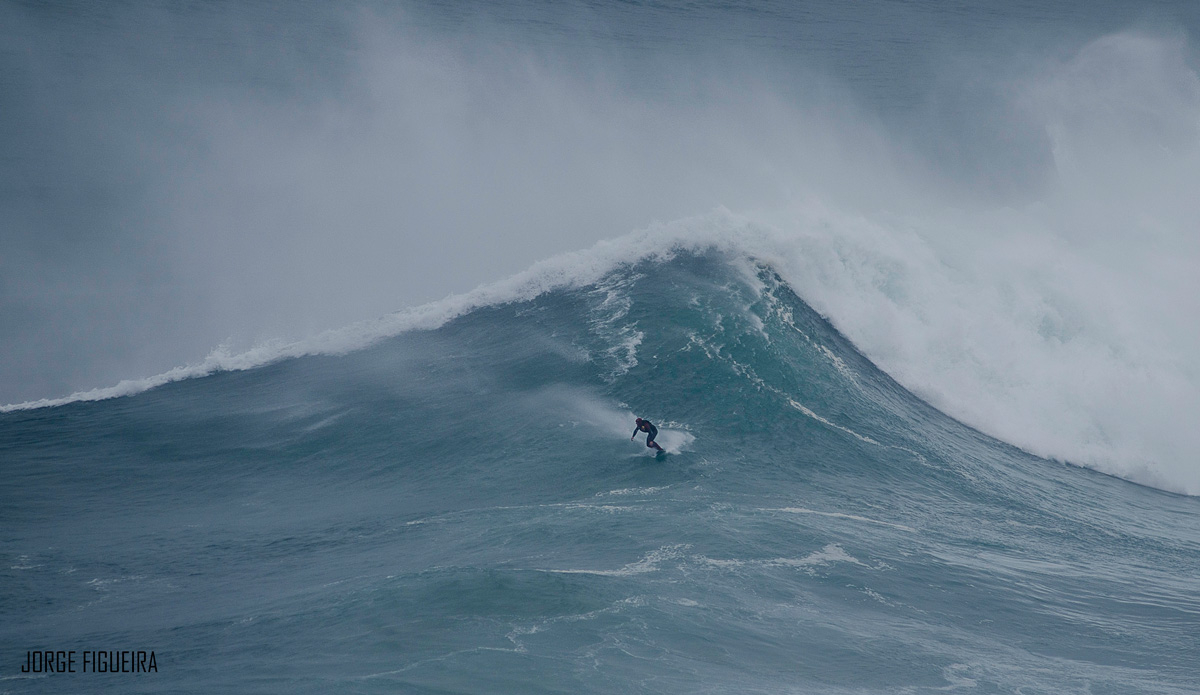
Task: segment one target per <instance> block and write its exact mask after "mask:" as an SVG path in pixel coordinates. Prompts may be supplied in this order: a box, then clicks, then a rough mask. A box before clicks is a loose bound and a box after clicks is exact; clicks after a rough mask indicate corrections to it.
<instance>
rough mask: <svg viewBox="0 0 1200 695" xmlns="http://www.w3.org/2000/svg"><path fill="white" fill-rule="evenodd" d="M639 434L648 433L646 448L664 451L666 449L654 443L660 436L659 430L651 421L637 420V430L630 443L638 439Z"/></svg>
mask: <svg viewBox="0 0 1200 695" xmlns="http://www.w3.org/2000/svg"><path fill="white" fill-rule="evenodd" d="M638 432H645V433H646V446H648V447H650V448H651V449H658V450H659V451H664V449H663V448H662V447H661V446H659V445H658V443H657V442H655V441H654V438H655V437H657V436H658V428H657V427H655V426H654V425H653V424H652V423H651V422H650V421H649V420H643V419H641V418H637V429H635V430H634V431H633V436H632V437H630V438H629V441H631V442H632V441H633V440H634V439H635V438H636V437H637V434H638Z"/></svg>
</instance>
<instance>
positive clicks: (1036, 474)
mask: <svg viewBox="0 0 1200 695" xmlns="http://www.w3.org/2000/svg"><path fill="white" fill-rule="evenodd" d="M635 413H636V414H638V415H641V416H644V417H647V418H649V419H651V420H652V421H654V422H655V423H656V424H657V425H658V426H659V428H660V430H661V432H662V433H661V435H660V439H661V441H662V443H663V444H665V445H666V446H667V448H668V450H669V451H670V454H669V455H668V456H667V457H666V458H665V460H656V459H655V458H653V457H651V456H649V455H648V450H647V449H646V448H645V447H644V445H643V444H642V443H641V442H640V441H638V442H636V443H634V442H630V441H629V439H628V436H629V435H630V434H632V432H633V424H632V423H633V417H634V414H635ZM0 427H2V429H0V446H2V447H3V449H2V451H3V460H4V462H5V476H6V483H5V486H4V506H3V507H4V518H5V523H4V528H5V534H4V537H3V546H2V548H3V557H4V567H3V568H2V569H0V571H2V572H3V575H2V576H3V578H4V579H3V581H4V586H5V587H6V588H5V591H4V594H3V604H2V611H3V615H4V616H5V620H4V621H3V628H2V632H0V635H2V641H3V644H4V651H5V659H6V662H5V673H4V676H3V677H4V678H5V680H4V681H3V687H4V690H5V691H6V692H13V693H23V692H78V691H79V690H80V689H81V688H82V689H85V690H87V691H89V692H220V691H228V692H263V693H276V692H313V693H316V692H361V693H373V692H414V693H415V692H430V693H432V692H530V693H540V692H597V693H610V692H672V693H674V692H678V693H691V692H739V693H777V692H814V693H815V692H822V693H826V692H856V693H857V692H935V691H937V692H940V691H954V692H1023V693H1032V692H1046V693H1060V692H1080V693H1083V692H1087V693H1134V692H1139V693H1140V692H1146V693H1151V692H1153V693H1190V692H1195V688H1196V683H1197V682H1200V661H1198V659H1197V654H1200V632H1198V631H1197V629H1196V628H1197V626H1198V620H1200V598H1198V596H1200V591H1198V589H1200V553H1198V550H1200V536H1198V534H1197V531H1198V530H1200V512H1198V509H1197V506H1196V502H1195V499H1194V498H1190V497H1184V496H1179V495H1174V494H1170V493H1167V492H1162V491H1159V490H1155V489H1152V488H1149V487H1143V486H1139V485H1133V484H1130V483H1128V482H1126V481H1124V480H1121V479H1118V478H1115V477H1112V476H1108V475H1104V474H1101V473H1097V472H1094V471H1091V470H1088V469H1085V468H1081V467H1077V466H1073V465H1069V464H1065V463H1057V462H1051V461H1047V460H1044V459H1040V458H1037V457H1035V456H1032V455H1030V454H1027V453H1024V452H1022V451H1020V450H1019V449H1016V448H1014V447H1012V446H1010V445H1008V444H1005V443H1004V442H1001V441H998V440H995V439H992V438H990V437H988V436H985V435H983V434H981V433H980V432H978V431H976V430H973V429H971V428H969V427H966V426H964V425H962V424H960V423H959V422H956V421H955V420H953V419H951V418H949V417H947V416H946V415H945V414H943V413H941V412H939V411H937V410H936V409H934V408H932V407H931V406H929V405H928V404H927V403H925V402H923V401H922V400H921V399H919V398H917V397H915V396H913V395H912V393H910V392H909V391H907V390H905V389H904V388H902V387H901V386H899V385H898V384H897V383H896V382H895V381H894V380H893V379H891V378H889V377H888V376H887V375H886V374H884V373H883V372H881V371H880V370H879V369H878V368H877V367H876V366H874V365H873V364H872V363H871V362H870V361H869V360H867V359H865V358H864V357H863V356H862V354H861V353H860V352H859V351H858V350H856V349H855V347H854V346H853V345H852V344H851V343H850V342H849V341H848V340H847V339H846V338H845V337H844V336H842V335H841V334H840V333H839V332H838V331H836V330H835V329H834V328H832V326H831V325H830V324H829V323H828V322H827V321H826V320H824V319H822V318H821V317H820V316H819V315H818V314H816V313H815V312H814V311H813V310H812V309H811V308H810V307H809V306H808V305H806V304H805V303H804V302H803V301H802V300H801V299H800V298H799V297H798V296H797V295H796V294H795V292H794V291H793V290H792V289H791V288H790V287H789V285H788V284H787V283H785V282H783V281H782V279H781V278H780V276H779V275H778V273H777V272H776V271H775V270H773V269H772V268H771V267H770V266H769V265H766V264H763V263H761V262H759V263H755V262H754V261H753V260H750V259H747V258H745V257H740V256H734V255H730V254H728V253H725V252H720V251H709V252H707V253H693V252H680V253H678V254H676V255H674V256H672V257H671V258H670V259H668V260H646V261H641V262H638V263H632V264H623V265H619V266H618V267H616V268H614V269H612V270H611V271H609V272H606V273H604V274H602V275H601V276H600V277H598V278H597V279H596V280H595V281H593V282H589V283H586V284H583V285H581V286H578V287H564V288H560V289H557V290H552V291H549V292H546V293H544V294H540V295H538V296H537V297H535V298H532V299H526V300H518V301H512V302H509V303H502V304H496V305H493V306H484V307H480V308H477V309H474V310H472V311H469V312H467V313H465V314H463V315H461V316H458V317H457V318H454V319H452V320H450V321H449V322H447V323H445V324H444V325H442V326H440V327H438V328H436V329H433V330H413V331H407V332H403V333H401V334H400V335H397V336H395V337H392V338H388V339H384V340H381V341H379V342H377V343H375V344H374V345H372V346H370V347H368V348H366V349H362V350H358V351H353V352H350V353H348V354H344V355H341V356H319V355H316V356H305V357H297V358H291V359H284V360H282V361H278V362H275V363H272V364H269V365H267V366H262V367H257V368H253V369H248V370H244V371H231V372H220V373H216V374H212V375H209V376H205V377H202V378H194V379H189V380H184V381H180V382H176V383H170V384H167V385H164V386H161V387H159V388H156V389H153V390H149V391H146V392H144V393H141V394H138V395H134V396H128V397H122V398H116V399H112V400H101V401H96V402H86V401H85V402H75V403H70V404H65V405H60V406H57V407H47V408H36V409H31V410H18V411H12V412H8V413H5V414H4V415H3V420H2V421H0ZM110 645H111V646H110ZM38 648H53V649H77V650H80V651H82V650H85V649H89V648H98V649H106V648H111V649H117V648H128V649H147V650H149V649H153V650H154V651H155V654H156V658H157V664H158V672H157V673H151V674H137V675H136V676H135V675H130V674H119V675H108V676H107V677H104V676H103V675H102V674H100V675H97V674H54V675H49V676H42V677H40V678H33V677H32V676H30V675H21V674H18V673H15V671H16V668H15V667H16V665H17V661H18V660H17V659H16V657H18V656H23V654H24V652H25V650H28V649H38Z"/></svg>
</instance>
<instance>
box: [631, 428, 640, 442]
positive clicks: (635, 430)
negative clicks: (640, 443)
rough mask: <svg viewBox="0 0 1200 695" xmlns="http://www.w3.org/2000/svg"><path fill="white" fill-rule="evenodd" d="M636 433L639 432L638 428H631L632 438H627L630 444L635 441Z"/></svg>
mask: <svg viewBox="0 0 1200 695" xmlns="http://www.w3.org/2000/svg"><path fill="white" fill-rule="evenodd" d="M638 431H639V430H638V428H636V427H634V428H633V436H632V437H630V438H629V441H631V442H632V441H633V440H635V439H637V433H638Z"/></svg>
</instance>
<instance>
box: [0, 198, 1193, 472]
mask: <svg viewBox="0 0 1200 695" xmlns="http://www.w3.org/2000/svg"><path fill="white" fill-rule="evenodd" d="M792 219H793V222H792V223H791V224H790V225H789V226H784V225H782V224H779V223H777V222H775V223H772V222H767V221H764V220H763V219H754V218H752V217H750V216H746V215H737V214H734V213H732V212H730V211H728V210H724V209H718V210H716V211H714V212H712V213H710V214H708V215H704V216H700V217H695V218H689V219H684V220H679V221H676V222H673V223H669V224H660V225H655V226H653V227H651V228H649V229H645V230H640V231H638V232H634V233H631V234H627V235H625V236H623V237H619V238H616V239H611V240H606V241H603V242H600V243H598V244H596V245H595V246H593V247H591V248H590V249H587V250H584V251H578V252H572V253H567V254H562V255H559V256H555V257H553V258H550V259H547V260H544V261H541V262H539V263H536V264H535V265H533V266H532V267H530V268H529V269H527V270H526V271H524V272H522V273H519V274H517V275H514V276H512V277H509V278H507V279H505V280H502V281H500V282H497V283H493V284H489V285H484V286H480V287H478V288H476V289H475V290H473V291H471V292H467V293H464V294H460V295H452V296H450V297H447V298H446V299H444V300H441V301H438V302H433V303H430V304H426V305H423V306H419V307H415V308H411V309H407V310H404V311H399V312H396V313H394V314H391V315H389V316H386V317H383V318H380V319H378V320H375V321H369V322H363V323H358V324H354V325H352V326H349V327H346V328H342V329H339V330H333V331H327V332H324V333H321V334H319V335H317V336H315V337H312V338H309V339H306V340H302V341H299V342H294V343H287V344H279V343H274V344H272V343H268V344H264V345H260V346H258V347H256V348H254V349H252V350H249V351H247V352H243V353H238V354H232V353H230V352H228V351H227V350H224V349H218V350H216V351H214V352H213V353H212V354H210V355H209V356H208V357H207V358H206V359H205V360H204V361H202V362H200V363H198V364H193V365H187V366H182V367H178V368H176V369H173V370H170V371H168V372H165V373H163V374H159V375H156V376H152V377H149V378H145V379H139V380H129V381H123V382H121V383H119V384H117V385H115V386H112V387H109V388H102V389H95V390H91V391H85V392H80V393H75V394H71V395H69V396H66V397H63V398H56V399H43V400H38V401H30V402H25V403H17V404H11V405H5V406H3V407H0V411H5V412H10V411H14V410H24V409H30V408H42V407H50V406H58V405H64V404H68V403H73V402H78V401H97V400H103V399H108V398H116V397H121V396H128V395H133V394H136V393H139V392H142V391H145V390H147V389H151V388H155V387H157V386H161V385H163V384H167V383H170V382H174V381H179V380H183V379H190V378H195V377H200V376H205V375H209V374H213V373H216V372H221V371H238V370H246V369H253V368H256V367H260V366H263V365H267V364H271V363H273V362H277V361H279V360H283V359H289V358H297V357H302V356H306V355H336V354H345V353H347V352H350V351H354V350H358V349H362V348H364V347H367V346H369V345H372V344H374V343H376V342H378V341H380V340H382V339H385V338H388V337H391V336H395V335H398V334H401V333H404V332H406V331H414V330H432V329H436V328H438V327H441V326H444V325H445V324H447V323H448V322H450V321H452V320H453V319H455V318H458V317H461V316H463V315H466V314H468V313H470V312H472V311H474V310H478V309H480V308H484V307H494V306H498V305H503V304H507V303H512V302H519V301H526V300H530V299H532V298H535V297H538V296H540V295H543V294H545V293H547V292H552V291H555V290H563V289H572V288H582V287H587V286H591V285H595V284H596V283H598V282H600V281H601V280H602V279H604V278H605V277H606V276H608V275H610V274H612V273H614V272H615V271H618V270H619V269H621V268H631V267H633V266H634V265H636V264H639V263H645V262H649V263H657V264H661V263H665V262H669V261H670V260H671V259H672V258H674V257H675V256H676V255H678V254H680V253H712V252H715V253H720V254H724V255H725V256H726V257H727V259H728V262H729V263H730V264H731V266H732V267H733V268H734V270H735V271H736V272H737V273H739V274H740V276H741V277H744V278H747V279H748V282H751V283H752V284H755V285H756V286H757V288H758V291H769V290H768V289H767V288H766V287H765V286H763V285H762V281H761V280H760V279H758V278H757V276H756V268H757V267H758V266H762V267H768V268H770V269H771V270H772V271H773V272H776V273H778V275H779V277H780V278H781V279H782V280H783V281H784V282H785V283H786V284H787V285H788V286H789V287H790V288H791V289H792V290H794V291H795V292H796V293H797V294H798V295H799V296H801V297H802V298H803V299H804V301H806V302H807V303H808V304H810V305H811V306H812V307H813V308H814V309H816V310H817V311H818V312H819V313H820V314H821V315H822V316H824V317H826V318H827V319H828V320H830V321H831V322H832V324H833V325H834V326H835V327H836V328H837V329H838V330H840V331H841V332H842V333H843V334H844V335H846V336H847V337H848V338H849V339H850V340H851V341H852V342H853V343H854V344H855V346H856V347H858V348H859V350H861V351H862V353H863V354H864V355H866V356H867V357H868V358H869V359H871V360H872V361H873V362H874V363H875V364H876V365H877V366H879V367H880V368H881V369H883V370H884V371H885V372H886V373H887V374H889V375H890V376H892V377H893V378H894V379H896V380H897V382H899V383H900V384H902V385H903V386H904V387H906V388H907V389H909V390H911V391H912V392H913V393H915V394H917V395H918V396H919V397H921V398H923V399H924V400H926V401H927V402H928V403H930V404H931V405H933V406H935V407H936V408H938V409H940V410H942V411H943V412H946V413H947V414H949V415H951V416H952V417H954V418H956V419H958V420H960V421H962V422H964V423H966V424H968V425H971V426H972V427H974V428H976V429H978V430H980V431H982V432H985V433H987V434H990V435H992V436H995V437H997V438H999V439H1002V440H1004V441H1006V442H1008V443H1010V444H1013V445H1015V446H1018V447H1020V448H1022V449H1025V450H1027V451H1029V452H1031V453H1034V454H1037V455H1039V456H1042V457H1046V458H1052V459H1057V460H1061V461H1067V462H1071V463H1075V464H1080V465H1084V466H1088V467H1091V468H1094V469H1096V470H1100V471H1102V472H1105V473H1109V474H1113V475H1117V476H1119V477H1123V478H1126V479H1129V480H1132V481H1135V482H1138V483H1142V484H1146V485H1150V486H1153V487H1158V488H1161V489H1164V490H1169V491H1173V492H1179V493H1184V494H1189V495H1196V494H1200V471H1198V470H1197V469H1196V466H1195V464H1194V463H1193V458H1192V457H1191V456H1190V454H1191V453H1193V452H1195V451H1197V450H1200V439H1198V438H1200V434H1196V433H1195V430H1194V428H1192V427H1190V426H1188V423H1187V422H1185V420H1186V419H1187V418H1188V415H1187V414H1188V413H1195V412H1198V411H1200V388H1198V387H1197V378H1196V375H1197V374H1198V373H1200V369H1197V365H1196V364H1195V362H1194V361H1191V362H1190V361H1188V360H1187V359H1186V356H1187V355H1188V354H1189V353H1186V352H1184V351H1183V349H1182V348H1183V347H1184V346H1185V345H1186V343H1183V342H1181V341H1175V342H1174V343H1173V342H1172V341H1170V340H1169V339H1168V338H1169V336H1167V335H1165V334H1164V333H1163V332H1162V331H1161V330H1159V327H1158V326H1156V325H1155V324H1154V322H1153V319H1154V318H1155V317H1154V316H1153V315H1150V316H1144V315H1139V313H1138V310H1139V308H1140V307H1139V304H1138V303H1137V301H1136V300H1137V297H1136V296H1122V295H1119V294H1114V293H1112V292H1095V288H1096V283H1095V282H1086V281H1085V280H1086V278H1081V277H1079V276H1080V275H1081V274H1086V273H1087V272H1089V271H1090V272H1099V271H1098V270H1097V269H1096V268H1095V266H1094V263H1093V261H1092V259H1090V258H1088V257H1086V256H1083V255H1078V254H1076V255H1071V253H1070V252H1069V250H1068V249H1062V248H1059V249H1054V248H1051V247H1049V246H1047V245H1045V244H1042V245H1041V246H1040V247H1037V248H1036V250H1033V251H1031V250H1030V247H1029V246H1028V244H1029V243H1031V242H1030V240H1029V239H1028V238H1027V237H1024V236H1020V235H1018V237H1017V238H1016V240H1015V241H1011V240H1010V242H1011V244H1016V246H1013V245H1009V246H1000V242H999V241H997V242H996V244H997V246H999V247H998V248H992V249H989V250H990V251H992V252H990V253H982V252H979V250H978V249H976V250H975V252H973V253H972V254H969V255H964V254H961V253H958V254H956V253H954V249H953V248H952V247H950V246H947V245H944V244H943V245H941V246H940V247H939V245H938V244H937V243H936V242H935V241H931V239H936V231H938V230H934V232H935V233H929V232H928V230H927V231H926V233H925V234H924V235H922V234H918V233H917V231H916V230H915V229H913V228H912V227H911V226H906V225H904V224H903V223H901V222H897V221H895V220H892V221H890V223H889V221H887V220H883V221H881V220H871V219H868V218H866V217H862V216H844V215H842V216H839V215H837V214H835V213H834V212H833V211H830V210H828V209H820V208H818V209H815V210H801V211H797V212H796V214H794V216H793V217H792ZM1051 269H1053V272H1051ZM1074 282H1078V284H1072V283H1074ZM635 347H636V346H631V345H628V344H627V345H626V346H625V348H624V349H626V350H631V349H633V348H635ZM1190 354H1197V353H1190Z"/></svg>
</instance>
